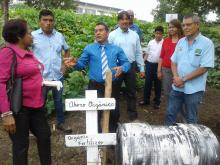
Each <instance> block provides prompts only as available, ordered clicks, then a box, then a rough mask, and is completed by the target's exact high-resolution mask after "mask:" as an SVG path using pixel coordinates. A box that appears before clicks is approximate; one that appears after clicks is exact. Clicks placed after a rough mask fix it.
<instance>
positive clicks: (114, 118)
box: [88, 80, 120, 133]
mask: <svg viewBox="0 0 220 165" xmlns="http://www.w3.org/2000/svg"><path fill="white" fill-rule="evenodd" d="M88 89H89V90H97V94H98V97H99V98H104V94H105V85H104V83H98V82H96V81H93V80H90V81H89V85H88ZM112 97H113V98H115V100H116V107H115V110H111V111H110V119H109V132H111V133H112V132H116V129H117V123H118V121H119V117H120V112H119V101H120V100H119V99H120V86H119V83H118V81H113V82H112ZM101 119H102V111H98V132H102V131H101V130H102V129H101V128H102V127H101Z"/></svg>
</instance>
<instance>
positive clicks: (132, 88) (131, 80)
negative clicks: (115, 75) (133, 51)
mask: <svg viewBox="0 0 220 165" xmlns="http://www.w3.org/2000/svg"><path fill="white" fill-rule="evenodd" d="M123 81H124V82H125V86H126V101H127V111H128V116H129V119H131V120H133V119H136V118H137V116H138V114H137V110H136V101H137V97H136V63H135V62H133V63H131V69H130V70H129V72H128V73H125V74H123V75H122V77H121V78H120V80H119V84H120V86H121V85H122V83H123Z"/></svg>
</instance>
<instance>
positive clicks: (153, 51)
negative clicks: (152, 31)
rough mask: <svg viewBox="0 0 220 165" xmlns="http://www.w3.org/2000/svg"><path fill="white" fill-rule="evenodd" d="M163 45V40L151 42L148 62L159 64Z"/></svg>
mask: <svg viewBox="0 0 220 165" xmlns="http://www.w3.org/2000/svg"><path fill="white" fill-rule="evenodd" d="M162 44H163V39H162V40H161V41H159V42H158V41H156V40H155V39H153V40H151V41H150V42H149V43H148V45H147V48H146V53H147V55H148V56H147V61H148V62H152V63H158V62H159V58H160V53H161V48H162Z"/></svg>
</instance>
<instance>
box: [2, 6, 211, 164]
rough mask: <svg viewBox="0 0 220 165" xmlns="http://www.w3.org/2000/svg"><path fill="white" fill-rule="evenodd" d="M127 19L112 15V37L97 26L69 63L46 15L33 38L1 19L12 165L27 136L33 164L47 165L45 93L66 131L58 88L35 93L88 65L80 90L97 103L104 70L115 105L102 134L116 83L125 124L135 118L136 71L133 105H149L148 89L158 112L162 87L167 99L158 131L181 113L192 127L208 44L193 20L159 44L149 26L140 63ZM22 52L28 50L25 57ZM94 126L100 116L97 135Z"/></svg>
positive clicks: (21, 23) (23, 157) (17, 23)
mask: <svg viewBox="0 0 220 165" xmlns="http://www.w3.org/2000/svg"><path fill="white" fill-rule="evenodd" d="M133 18H134V13H133V11H131V10H129V11H122V12H120V13H119V14H118V25H117V26H116V27H115V29H114V30H113V31H112V32H109V28H108V26H107V25H106V24H105V23H103V22H99V23H97V24H96V26H95V42H94V43H91V44H89V45H87V46H86V47H85V48H84V50H83V52H82V55H81V56H80V58H79V59H78V60H75V59H74V58H71V57H70V51H69V46H68V44H67V43H66V41H65V39H64V36H63V35H62V34H61V33H59V32H58V31H56V30H55V29H54V15H53V13H52V12H51V11H50V10H42V11H41V12H40V14H39V25H40V29H38V30H36V31H33V32H31V31H30V30H29V28H28V25H27V22H26V21H25V20H21V19H14V20H9V21H8V22H7V23H6V24H5V25H4V27H3V32H2V35H3V38H4V39H5V41H6V42H7V45H6V47H4V48H2V49H1V50H0V102H1V104H0V112H1V117H2V121H3V125H4V128H5V130H6V131H7V132H8V133H9V136H10V138H11V140H12V143H13V148H12V151H13V164H14V165H26V164H27V162H28V161H27V154H28V145H29V131H31V132H32V133H33V134H34V135H35V136H36V138H37V145H38V153H39V157H40V162H41V164H42V165H51V164H52V160H51V149H50V148H51V142H50V135H51V132H50V128H49V125H48V121H47V118H46V112H45V104H46V99H47V94H48V92H49V91H50V90H52V95H53V99H54V105H55V109H56V113H57V115H56V116H57V129H59V130H61V131H64V132H71V129H69V128H68V127H67V126H66V125H65V124H64V113H63V105H62V89H63V88H61V89H58V88H55V87H50V86H45V85H44V86H43V80H49V81H60V82H61V83H63V79H64V78H63V74H64V72H65V68H66V67H73V68H74V69H76V70H82V69H84V68H85V67H87V66H88V67H89V84H88V89H95V90H97V92H98V97H103V96H104V90H105V79H106V74H105V73H106V71H107V70H108V69H110V70H111V71H112V97H114V98H115V99H116V109H115V111H111V112H110V123H109V124H110V132H115V131H116V128H117V123H118V121H119V117H120V110H119V103H120V88H121V85H122V83H123V82H124V83H125V86H126V96H127V97H126V99H127V112H128V118H129V120H130V121H134V120H136V119H137V118H138V113H137V108H136V102H137V97H136V70H137V69H136V68H137V66H138V68H139V71H140V77H141V78H144V77H145V88H144V100H143V101H141V102H140V103H139V104H141V105H147V104H150V95H151V88H152V84H154V89H155V98H154V108H155V109H158V108H159V106H160V102H161V99H160V97H161V84H163V89H164V94H165V95H166V100H167V113H166V117H165V123H166V125H173V124H175V123H176V116H177V114H178V113H179V112H180V111H181V110H182V109H185V111H186V116H185V117H186V121H187V123H196V122H197V107H198V104H199V103H200V101H201V98H202V95H203V93H204V91H205V83H206V78H207V70H208V68H212V67H214V45H213V43H212V41H211V40H210V39H208V38H206V37H204V36H203V35H202V34H201V33H200V32H199V18H198V16H194V15H190V16H185V17H184V18H183V23H182V26H181V24H180V23H179V21H178V20H172V21H171V22H170V23H169V28H168V29H169V37H168V38H165V39H163V32H164V30H163V27H161V26H158V27H156V28H155V39H153V40H152V41H150V42H149V44H148V46H147V49H146V51H145V52H146V53H145V57H143V54H142V49H141V38H142V36H141V31H140V28H139V27H138V26H137V25H136V24H134V23H133ZM182 28H183V30H182ZM183 32H184V34H183ZM184 36H185V37H184ZM9 47H10V48H9ZM29 47H32V51H31V50H30V49H29ZM11 49H13V50H14V52H15V53H16V58H17V66H16V72H15V73H16V75H15V77H22V80H23V82H22V83H23V104H22V105H23V106H22V109H21V110H20V111H19V112H18V113H17V114H13V112H12V111H11V109H10V104H9V100H8V96H7V91H6V84H7V81H8V80H9V79H10V76H11V64H12V58H13V52H12V51H11ZM62 52H64V53H63V54H62ZM62 56H63V57H64V60H63V58H62ZM144 62H145V63H144ZM145 68H146V69H145ZM161 81H162V83H161ZM100 121H101V113H99V132H101V126H100V123H101V122H100Z"/></svg>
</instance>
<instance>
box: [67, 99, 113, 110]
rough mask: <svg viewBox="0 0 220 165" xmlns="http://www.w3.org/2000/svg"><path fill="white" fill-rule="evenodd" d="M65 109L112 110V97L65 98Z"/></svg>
mask: <svg viewBox="0 0 220 165" xmlns="http://www.w3.org/2000/svg"><path fill="white" fill-rule="evenodd" d="M65 105H66V110H67V111H88V110H114V109H115V99H114V98H94V99H91V98H88V99H66V100H65Z"/></svg>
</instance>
